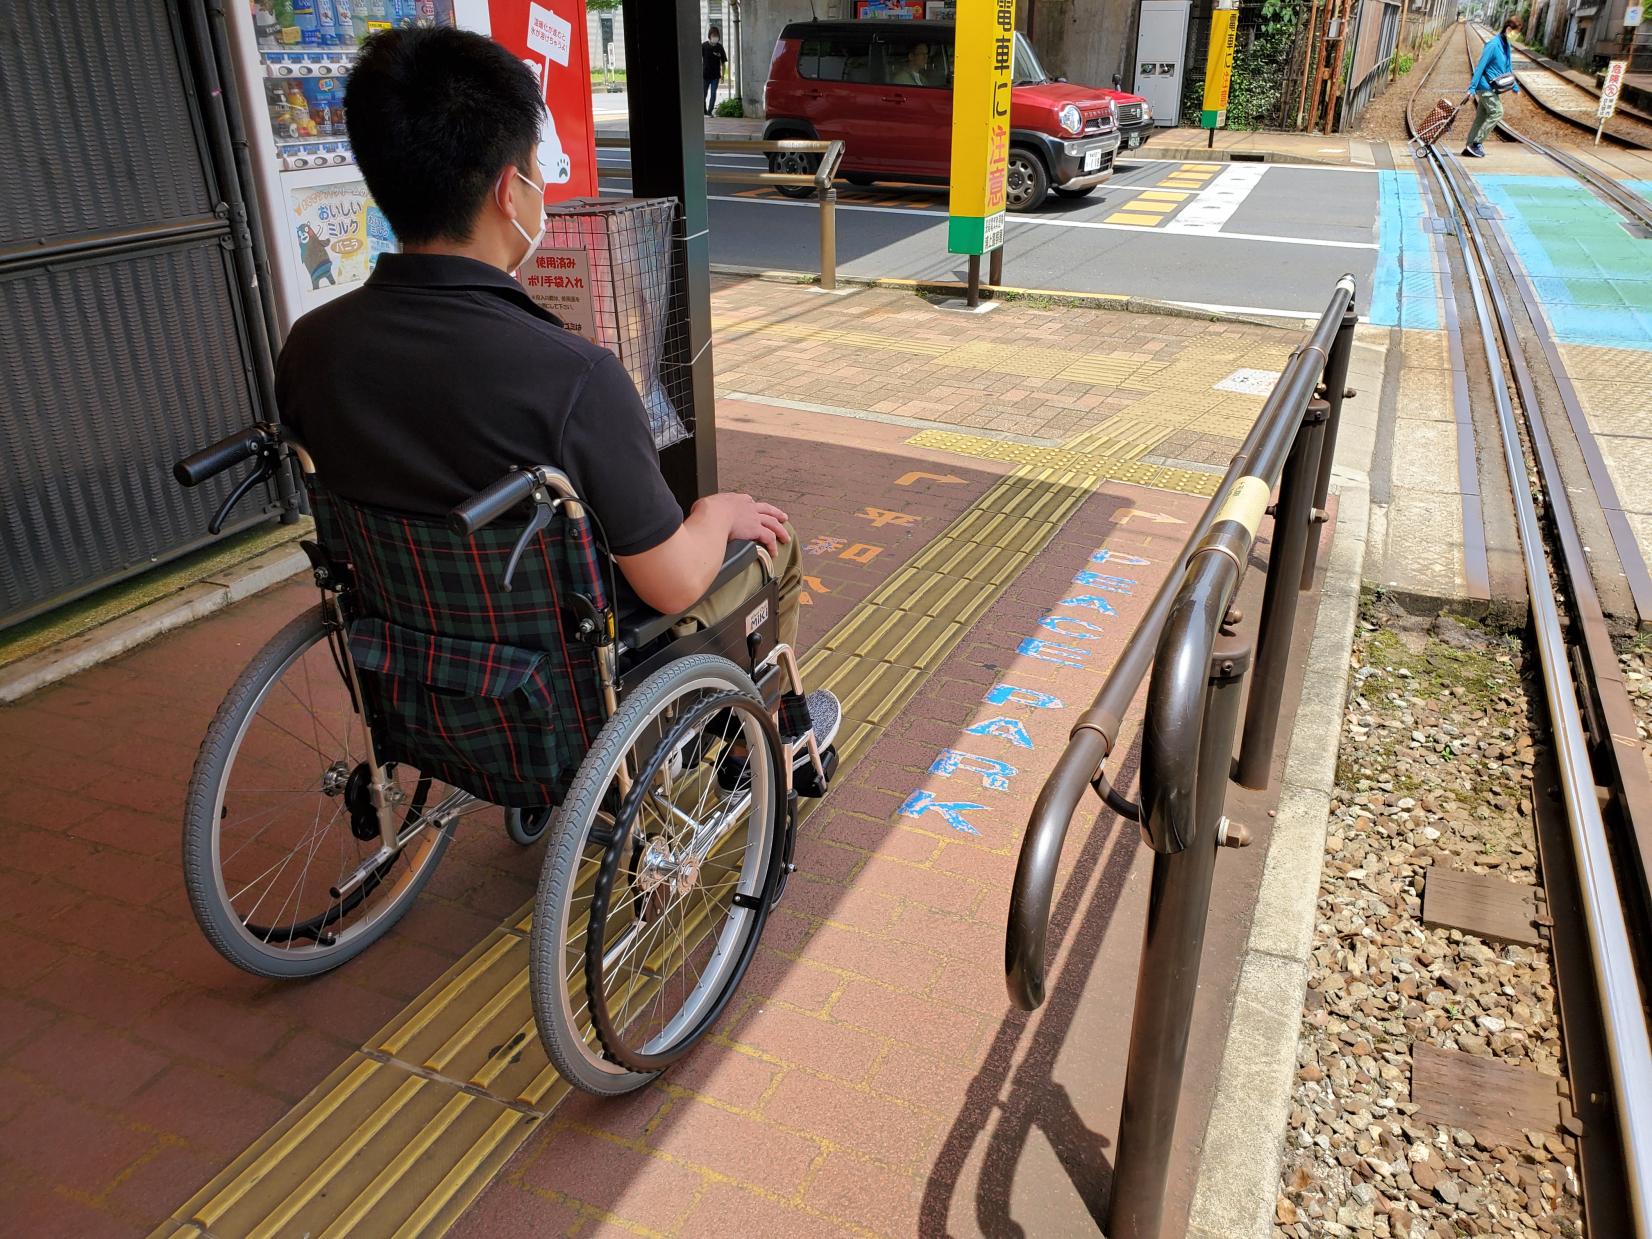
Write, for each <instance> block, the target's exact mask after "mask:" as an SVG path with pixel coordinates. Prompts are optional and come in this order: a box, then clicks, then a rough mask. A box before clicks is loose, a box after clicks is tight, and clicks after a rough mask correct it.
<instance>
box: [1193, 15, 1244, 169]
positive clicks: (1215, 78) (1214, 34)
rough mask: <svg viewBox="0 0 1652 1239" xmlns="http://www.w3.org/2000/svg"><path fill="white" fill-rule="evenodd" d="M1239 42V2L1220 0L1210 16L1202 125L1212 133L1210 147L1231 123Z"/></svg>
mask: <svg viewBox="0 0 1652 1239" xmlns="http://www.w3.org/2000/svg"><path fill="white" fill-rule="evenodd" d="M1238 40H1239V0H1216V4H1215V7H1214V8H1213V9H1212V10H1211V13H1210V47H1209V50H1208V51H1207V52H1206V54H1205V102H1204V108H1203V110H1202V111H1201V112H1200V113H1199V123H1200V124H1201V125H1203V126H1204V127H1205V128H1206V129H1208V130H1210V141H1209V142H1207V143H1206V146H1207V147H1213V146H1215V145H1216V131H1217V130H1218V129H1220V128H1221V127H1222V126H1223V125H1226V124H1227V122H1228V87H1229V86H1230V85H1232V83H1233V52H1234V48H1235V46H1236V44H1237V43H1238Z"/></svg>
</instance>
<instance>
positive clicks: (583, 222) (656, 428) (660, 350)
mask: <svg viewBox="0 0 1652 1239" xmlns="http://www.w3.org/2000/svg"><path fill="white" fill-rule="evenodd" d="M680 232H681V229H680V227H678V226H677V203H676V200H675V199H673V198H614V199H606V198H573V199H569V200H568V201H566V202H561V203H557V204H556V205H554V206H551V207H549V208H547V209H546V212H545V238H544V240H543V241H542V242H541V243H540V244H541V246H542V247H545V248H551V249H567V250H583V251H584V252H585V255H586V259H587V262H588V265H589V270H590V295H591V323H592V328H593V330H594V333H595V336H596V339H595V343H597V344H600V345H602V346H603V347H604V348H606V349H608V350H609V351H610V352H612V353H613V354H614V355H615V356H616V357H618V358H619V359H620V364H622V365H623V366H624V367H625V369H626V372H627V373H628V374H629V375H630V376H631V381H632V382H633V383H635V384H636V387H637V392H638V394H639V395H641V397H642V403H643V407H644V408H645V409H647V410H648V424H649V428H650V429H651V430H652V431H653V434H654V446H655V448H656V449H661V450H663V449H664V448H667V447H670V446H671V445H672V444H673V443H681V442H682V441H683V440H684V439H687V438H690V437H692V435H693V430H692V428H691V427H690V426H689V425H688V423H687V422H685V420H684V419H683V417H682V415H681V413H680V412H679V411H678V410H679V409H681V408H683V407H685V402H684V399H683V392H682V391H681V390H680V389H681V388H682V386H683V385H684V384H685V383H686V382H687V378H686V376H683V377H682V378H681V381H679V379H678V375H677V372H678V371H679V370H684V371H686V370H687V368H688V360H689V359H686V358H683V359H677V358H668V357H666V356H665V352H666V337H667V331H666V327H667V324H668V323H669V321H670V320H671V318H672V316H674V315H676V314H679V313H686V302H685V299H684V292H683V290H682V288H681V287H679V285H680V284H681V280H680V279H679V278H677V275H676V272H677V267H678V264H677V262H676V257H677V254H676V250H677V246H678V244H679V242H680V240H681V238H680V236H679V234H680ZM686 407H690V408H691V407H692V403H691V402H690V403H688V404H687V406H686Z"/></svg>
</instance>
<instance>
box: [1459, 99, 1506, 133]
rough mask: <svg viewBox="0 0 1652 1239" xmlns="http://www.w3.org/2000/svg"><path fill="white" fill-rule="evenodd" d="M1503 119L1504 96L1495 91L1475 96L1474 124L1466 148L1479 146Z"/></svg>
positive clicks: (1470, 128) (1470, 129)
mask: <svg viewBox="0 0 1652 1239" xmlns="http://www.w3.org/2000/svg"><path fill="white" fill-rule="evenodd" d="M1502 119H1503V96H1501V95H1499V94H1498V93H1497V92H1496V91H1495V90H1482V91H1481V92H1480V93H1479V94H1477V95H1475V96H1474V124H1473V125H1471V126H1470V127H1469V131H1468V141H1467V142H1466V143H1464V145H1465V146H1479V145H1480V141H1481V139H1483V138H1484V137H1485V136H1486V135H1487V134H1488V133H1490V132H1491V131H1492V130H1493V129H1495V128H1497V122H1498V121H1500V120H1502Z"/></svg>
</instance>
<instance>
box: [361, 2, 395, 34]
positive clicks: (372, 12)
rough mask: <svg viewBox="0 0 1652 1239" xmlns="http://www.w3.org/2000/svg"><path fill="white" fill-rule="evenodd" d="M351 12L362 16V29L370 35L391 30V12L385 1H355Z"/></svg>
mask: <svg viewBox="0 0 1652 1239" xmlns="http://www.w3.org/2000/svg"><path fill="white" fill-rule="evenodd" d="M351 12H354V13H359V14H361V22H362V27H363V29H364V30H365V32H366V33H367V34H369V35H371V34H377V33H378V32H379V31H380V30H388V29H389V28H390V25H391V22H390V10H389V6H388V5H387V4H386V3H385V0H355V3H354V4H353V5H351Z"/></svg>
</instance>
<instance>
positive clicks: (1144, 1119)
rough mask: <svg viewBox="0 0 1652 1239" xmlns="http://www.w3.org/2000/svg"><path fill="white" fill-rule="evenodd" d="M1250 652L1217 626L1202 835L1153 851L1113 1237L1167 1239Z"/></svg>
mask: <svg viewBox="0 0 1652 1239" xmlns="http://www.w3.org/2000/svg"><path fill="white" fill-rule="evenodd" d="M1250 655H1251V651H1250V643H1249V641H1248V640H1247V639H1246V638H1243V637H1240V636H1238V635H1235V634H1232V633H1229V632H1228V631H1227V630H1226V629H1225V628H1224V629H1223V630H1222V631H1221V632H1219V633H1218V634H1217V637H1216V643H1215V645H1214V647H1213V648H1212V651H1211V658H1210V680H1209V684H1208V687H1207V689H1206V693H1205V704H1204V723H1203V726H1202V727H1201V728H1200V732H1199V749H1198V753H1197V755H1196V758H1195V760H1196V761H1197V766H1196V768H1195V769H1196V771H1197V774H1196V775H1195V780H1196V781H1195V783H1194V787H1193V788H1192V789H1189V790H1191V791H1192V792H1193V794H1194V798H1195V801H1194V802H1195V805H1196V808H1195V814H1196V817H1197V821H1198V834H1197V836H1196V837H1195V838H1194V839H1193V840H1192V841H1191V842H1190V843H1189V845H1188V846H1187V847H1186V848H1184V849H1183V850H1182V851H1179V852H1162V851H1156V852H1154V854H1153V878H1152V887H1151V890H1150V893H1149V894H1148V898H1147V931H1146V934H1145V935H1144V937H1143V939H1142V953H1141V968H1140V970H1139V971H1138V973H1137V980H1136V1006H1135V1014H1134V1015H1133V1016H1132V1017H1131V1020H1130V1057H1129V1061H1128V1063H1127V1065H1126V1067H1125V1074H1124V1104H1123V1107H1122V1109H1121V1111H1120V1115H1119V1139H1118V1156H1117V1157H1116V1158H1115V1159H1114V1162H1113V1186H1112V1194H1111V1199H1110V1200H1109V1202H1108V1209H1107V1224H1106V1227H1105V1230H1106V1234H1107V1236H1108V1239H1168V1236H1167V1235H1166V1234H1165V1233H1164V1230H1163V1225H1164V1193H1165V1185H1166V1183H1168V1181H1169V1177H1170V1152H1171V1146H1172V1144H1173V1142H1174V1138H1175V1134H1176V1108H1177V1106H1178V1105H1179V1104H1180V1101H1181V1095H1182V1070H1183V1067H1184V1065H1185V1063H1186V1059H1187V1039H1188V1029H1189V1025H1190V1024H1191V1023H1192V1019H1193V1000H1194V997H1195V996H1196V994H1197V992H1198V988H1199V956H1200V954H1201V953H1202V952H1203V950H1204V944H1205V923H1206V920H1207V918H1208V915H1209V912H1210V888H1211V882H1212V879H1213V878H1214V876H1215V871H1216V855H1217V849H1218V848H1219V847H1221V846H1222V838H1221V833H1222V827H1223V818H1222V805H1223V803H1224V802H1225V801H1226V799H1227V789H1228V771H1229V768H1230V767H1231V766H1232V764H1233V730H1234V724H1235V723H1236V722H1237V720H1238V717H1239V705H1240V698H1241V690H1242V689H1243V688H1244V683H1245V672H1246V670H1247V669H1248V668H1249V666H1250ZM1189 756H1194V755H1192V754H1190V755H1189Z"/></svg>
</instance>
